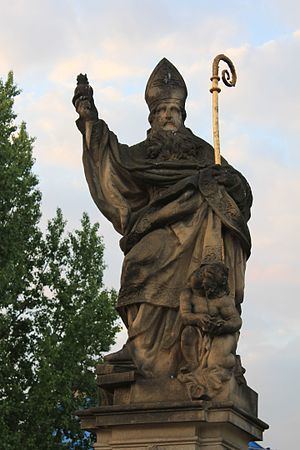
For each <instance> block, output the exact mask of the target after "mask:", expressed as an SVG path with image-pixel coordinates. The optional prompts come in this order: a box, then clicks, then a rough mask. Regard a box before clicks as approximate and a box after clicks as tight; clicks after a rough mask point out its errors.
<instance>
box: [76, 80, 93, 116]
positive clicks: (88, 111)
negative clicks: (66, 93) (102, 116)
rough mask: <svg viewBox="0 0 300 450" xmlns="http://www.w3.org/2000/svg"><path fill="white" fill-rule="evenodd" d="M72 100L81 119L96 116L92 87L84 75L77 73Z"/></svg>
mask: <svg viewBox="0 0 300 450" xmlns="http://www.w3.org/2000/svg"><path fill="white" fill-rule="evenodd" d="M72 101H73V104H74V106H75V109H76V111H77V112H78V114H79V116H80V117H81V119H83V120H95V119H97V118H98V111H97V108H96V106H95V103H94V98H93V88H92V87H91V86H90V85H89V82H88V79H87V76H86V75H82V74H79V75H78V77H77V86H76V88H75V91H74V97H73V100H72Z"/></svg>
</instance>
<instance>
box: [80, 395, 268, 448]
mask: <svg viewBox="0 0 300 450" xmlns="http://www.w3.org/2000/svg"><path fill="white" fill-rule="evenodd" d="M80 417H81V421H82V426H83V428H85V429H89V430H93V431H95V432H96V433H97V444H95V449H98V450H100V449H101V450H104V449H105V450H112V449H113V450H117V449H126V450H132V449H139V450H141V449H143V450H145V449H149V448H155V446H157V448H158V449H164V450H173V449H178V450H196V449H197V450H202V449H203V450H204V449H205V450H225V449H226V450H247V448H248V445H247V443H248V442H249V441H250V440H261V439H262V431H263V430H265V429H266V428H267V425H266V424H265V423H263V422H261V421H260V420H258V419H255V418H254V417H252V416H250V415H248V414H246V413H245V412H244V411H242V410H239V409H238V408H235V407H234V406H233V405H232V402H223V403H216V402H201V401H200V402H180V403H174V402H173V403H172V402H169V403H163V402H161V403H160V405H159V406H158V405H157V404H156V403H152V404H144V405H136V406H132V405H131V406H127V407H125V406H123V407H116V406H111V407H106V408H104V407H102V408H93V409H90V410H86V411H82V412H81V413H80ZM151 446H152V447H151Z"/></svg>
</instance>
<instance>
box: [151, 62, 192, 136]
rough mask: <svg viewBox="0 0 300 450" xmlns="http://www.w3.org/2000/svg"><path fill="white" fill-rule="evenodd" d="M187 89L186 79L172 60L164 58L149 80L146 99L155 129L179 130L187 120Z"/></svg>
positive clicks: (152, 126)
mask: <svg viewBox="0 0 300 450" xmlns="http://www.w3.org/2000/svg"><path fill="white" fill-rule="evenodd" d="M186 97H187V89H186V85H185V82H184V79H183V78H182V76H181V75H180V73H179V72H178V70H177V69H176V67H175V66H173V64H172V63H170V61H168V60H167V59H166V58H163V59H162V60H161V61H160V62H159V63H158V64H157V66H156V67H155V69H154V70H153V72H152V74H151V75H150V78H149V80H148V83H147V86H146V91H145V100H146V102H147V105H148V107H149V110H150V114H149V122H150V124H151V128H152V129H153V130H155V131H158V130H166V131H177V130H179V129H180V128H181V127H182V126H183V123H184V121H185V118H186V112H185V100H186Z"/></svg>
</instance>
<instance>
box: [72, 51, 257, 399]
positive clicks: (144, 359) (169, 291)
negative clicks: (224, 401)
mask: <svg viewBox="0 0 300 450" xmlns="http://www.w3.org/2000/svg"><path fill="white" fill-rule="evenodd" d="M77 80H78V84H77V87H76V89H75V94H74V98H73V103H74V106H75V108H76V111H77V112H78V114H79V119H78V120H77V122H76V123H77V127H78V128H79V130H80V132H81V133H82V136H83V164H84V170H85V175H86V179H87V182H88V185H89V189H90V192H91V195H92V197H93V199H94V201H95V203H96V205H97V206H98V208H99V210H100V211H101V212H102V213H103V214H104V215H105V217H106V218H107V219H108V220H110V221H111V222H112V224H113V226H114V228H115V229H116V230H117V231H118V232H119V233H120V234H121V235H122V238H121V240H120V247H121V249H122V251H123V252H124V262H123V268H122V276H121V288H120V292H119V297H118V304H117V309H118V311H119V313H120V316H121V318H122V320H123V321H124V323H125V325H126V327H127V329H128V341H127V343H126V344H125V346H124V347H123V349H122V350H120V351H119V352H117V353H115V354H111V355H109V356H108V357H106V363H107V364H108V365H112V366H115V367H117V366H119V367H122V364H123V367H124V364H125V365H126V364H127V366H128V365H130V364H131V367H134V368H135V370H136V371H137V373H138V374H139V376H140V377H142V378H144V379H152V380H154V379H161V380H162V379H169V380H170V379H172V380H174V379H176V380H177V381H178V382H180V383H181V385H182V386H183V387H184V388H186V390H187V391H188V394H189V398H191V399H210V398H214V397H215V396H216V395H217V393H218V392H220V390H222V386H224V383H226V382H228V381H230V379H232V378H233V377H235V378H236V379H237V380H239V381H238V382H241V380H242V378H243V377H242V368H241V365H240V362H239V357H238V356H237V355H236V346H237V340H238V335H239V329H240V327H241V323H242V322H241V317H240V316H241V303H242V301H243V295H244V274H245V264H246V260H247V258H248V257H249V255H250V248H251V240H250V234H249V231H248V227H247V221H248V220H249V218H250V207H251V204H252V195H251V190H250V187H249V185H248V183H247V181H246V180H245V178H244V177H243V176H242V175H241V174H240V173H239V172H238V171H237V170H235V169H234V168H233V167H232V166H230V165H229V164H228V163H227V161H226V160H225V159H223V158H222V164H221V165H215V164H214V151H213V148H212V146H211V145H210V144H208V143H207V142H205V141H204V140H203V139H201V138H199V137H197V136H195V135H194V134H193V133H192V131H191V130H189V129H188V128H186V127H185V125H184V121H185V118H186V111H185V101H186V97H187V89H186V85H185V82H184V80H183V78H182V76H181V75H180V73H179V72H178V70H177V69H176V68H175V67H174V66H173V65H172V64H171V63H170V62H169V61H168V60H167V59H165V58H164V59H162V60H161V61H160V62H159V64H158V65H157V66H156V68H155V69H154V71H153V73H152V74H151V76H150V78H149V81H148V83H147V87H146V92H145V100H146V102H147V105H148V107H149V110H150V114H149V122H150V125H151V128H150V130H149V131H148V133H147V137H146V139H145V140H144V141H143V142H140V143H138V144H136V145H133V146H131V147H129V146H128V145H125V144H121V143H119V142H118V139H117V136H116V135H115V134H114V133H113V132H112V131H110V129H109V128H108V126H107V124H106V123H105V122H104V121H103V120H102V119H99V117H98V112H97V109H96V107H95V105H94V101H93V90H92V88H91V87H90V85H89V84H88V81H87V78H86V76H84V75H79V76H78V79H77ZM118 370H120V369H118Z"/></svg>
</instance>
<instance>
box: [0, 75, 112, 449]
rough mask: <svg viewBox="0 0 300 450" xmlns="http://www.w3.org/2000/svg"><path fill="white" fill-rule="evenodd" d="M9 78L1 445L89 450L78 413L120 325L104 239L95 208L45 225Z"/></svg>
mask: <svg viewBox="0 0 300 450" xmlns="http://www.w3.org/2000/svg"><path fill="white" fill-rule="evenodd" d="M18 93H19V92H18V90H17V89H16V87H15V86H14V82H13V76H12V74H11V73H10V74H9V76H8V79H7V81H6V82H5V83H3V82H2V81H1V80H0V163H1V165H0V192H1V196H0V360H1V363H0V429H1V443H0V448H5V449H6V450H13V449H14V450H15V449H21V448H22V449H23V450H36V449H41V450H42V449H45V450H50V449H51V450H52V449H59V448H64V449H65V448H71V447H70V444H64V443H63V442H62V437H66V436H67V437H70V439H71V441H73V442H75V441H76V440H78V439H79V440H80V442H81V444H80V445H79V446H78V447H76V448H82V449H84V448H89V444H90V442H89V439H87V440H85V442H84V439H81V438H82V433H81V432H80V429H79V424H78V422H77V421H76V419H75V417H74V416H72V413H73V412H74V411H76V410H77V409H81V408H82V407H84V406H91V405H93V404H94V403H95V392H96V386H95V375H94V368H95V364H96V362H97V361H99V360H100V359H101V355H102V353H103V352H105V351H108V350H109V347H110V345H111V344H112V343H113V342H114V336H115V334H116V332H117V331H118V326H117V325H116V313H115V310H114V305H115V300H116V293H115V292H114V291H107V290H105V289H103V270H104V268H105V266H104V262H103V242H102V239H101V237H99V234H98V224H96V225H92V224H91V223H90V220H89V218H88V216H87V215H86V214H84V215H83V217H82V220H81V227H80V229H79V230H76V231H75V232H72V233H67V232H66V223H65V221H64V218H63V215H62V212H61V211H60V210H59V209H58V210H57V213H56V216H55V217H54V219H52V220H50V221H49V223H48V227H47V231H46V233H44V234H43V233H41V231H40V229H39V219H40V201H41V195H40V192H39V190H38V187H37V186H38V180H37V178H36V176H35V175H34V174H33V172H32V166H33V163H34V161H33V158H32V145H33V140H32V139H31V138H30V137H29V136H28V134H27V132H26V127H25V125H24V124H21V126H20V127H18V128H17V127H16V126H15V123H14V121H15V118H16V117H15V115H14V112H13V100H14V97H15V96H16V95H17V94H18Z"/></svg>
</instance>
